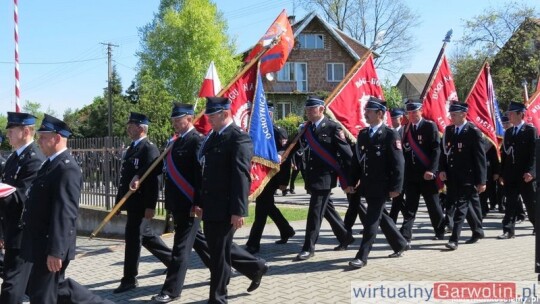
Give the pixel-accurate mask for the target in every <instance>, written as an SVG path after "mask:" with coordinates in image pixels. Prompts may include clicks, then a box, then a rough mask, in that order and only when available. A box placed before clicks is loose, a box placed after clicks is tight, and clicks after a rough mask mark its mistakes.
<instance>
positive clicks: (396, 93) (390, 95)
mask: <svg viewBox="0 0 540 304" xmlns="http://www.w3.org/2000/svg"><path fill="white" fill-rule="evenodd" d="M382 88H383V92H384V99H385V100H386V102H387V104H388V107H389V108H391V109H395V108H403V106H404V105H403V97H402V95H401V91H400V90H399V89H398V88H397V87H396V86H393V85H392V84H391V81H390V80H389V79H387V80H385V82H384V83H383V85H382Z"/></svg>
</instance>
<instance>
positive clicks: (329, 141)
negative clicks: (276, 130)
mask: <svg viewBox="0 0 540 304" xmlns="http://www.w3.org/2000/svg"><path fill="white" fill-rule="evenodd" d="M314 127H315V125H314V124H312V123H309V124H308V126H306V131H305V132H311V133H309V134H311V136H313V140H314V141H316V142H317V143H318V144H320V146H321V147H322V149H323V150H326V152H327V153H328V154H330V155H331V157H332V158H334V159H335V160H336V161H337V163H338V166H339V167H340V170H342V172H343V174H344V175H345V176H343V178H344V179H345V180H347V182H350V180H351V176H350V164H351V158H352V151H351V149H350V146H349V144H347V142H346V140H345V136H344V135H343V131H341V128H340V127H339V126H338V125H337V124H336V123H335V122H333V121H331V120H329V119H328V118H327V117H324V118H323V119H322V120H321V122H320V123H319V126H318V127H317V128H314ZM307 128H309V129H307ZM311 130H313V131H311ZM309 134H308V133H304V140H305V145H308V144H309V142H308V141H307V137H306V136H308V135H309ZM304 153H306V155H305V159H306V178H307V180H306V185H305V186H306V190H307V191H308V192H309V193H311V197H310V200H309V209H308V215H307V220H306V235H305V240H304V245H303V247H302V251H307V252H313V251H314V250H315V244H316V243H317V239H318V238H319V232H320V228H321V223H322V219H323V216H324V217H325V218H326V219H327V220H328V222H329V223H330V226H331V227H332V231H333V232H334V234H335V235H336V237H337V239H338V241H339V242H340V244H345V243H347V242H348V241H349V240H350V238H351V237H352V236H351V235H349V234H348V233H347V229H345V224H344V223H343V220H342V219H341V217H340V216H339V214H338V213H337V212H336V210H335V208H334V204H333V202H332V201H331V200H330V193H331V189H332V188H334V187H335V186H336V185H337V173H336V172H335V169H333V168H331V167H330V166H329V165H328V164H327V163H326V162H325V161H324V160H323V159H322V158H321V157H320V156H319V155H317V154H316V153H315V151H314V150H313V149H312V147H310V148H309V149H306V151H305V152H304ZM342 186H345V185H342Z"/></svg>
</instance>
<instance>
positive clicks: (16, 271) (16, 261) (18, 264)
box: [0, 112, 45, 304]
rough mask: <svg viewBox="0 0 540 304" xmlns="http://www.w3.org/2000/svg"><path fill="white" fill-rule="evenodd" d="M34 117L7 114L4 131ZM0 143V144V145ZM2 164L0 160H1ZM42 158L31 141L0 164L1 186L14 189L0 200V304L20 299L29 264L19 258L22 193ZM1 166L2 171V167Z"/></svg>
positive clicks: (30, 123) (30, 122)
mask: <svg viewBox="0 0 540 304" xmlns="http://www.w3.org/2000/svg"><path fill="white" fill-rule="evenodd" d="M35 121H36V117H35V116H33V115H31V114H28V113H15V112H8V124H7V126H6V128H7V129H10V128H15V127H19V128H24V127H25V126H33V125H34V124H35ZM0 142H1V141H0ZM2 160H3V159H2ZM44 160H45V156H44V155H43V153H41V150H39V148H38V147H37V144H35V143H34V142H33V141H31V142H29V143H27V144H26V145H23V146H20V147H18V149H17V150H16V151H13V153H11V155H10V156H9V157H8V161H7V162H6V161H5V160H4V163H3V164H2V169H3V174H2V175H1V176H2V182H3V183H6V184H8V185H11V186H14V187H15V188H16V189H17V190H16V191H15V192H14V193H13V194H11V195H9V196H8V197H5V198H1V199H0V213H1V214H2V227H3V237H2V238H3V239H4V248H5V250H6V253H5V256H4V276H3V282H2V291H1V292H0V303H6V304H9V303H17V304H18V303H19V302H21V300H22V297H23V295H24V292H25V289H26V285H27V284H28V276H29V275H30V270H31V267H32V265H31V263H25V262H24V259H23V258H22V257H21V256H20V251H21V240H22V225H21V224H22V213H23V209H24V205H25V203H26V199H27V198H28V196H27V194H28V193H26V191H27V190H28V188H30V185H31V184H32V182H33V181H34V179H35V178H36V175H37V171H38V169H39V167H40V166H41V164H42V163H43V161H44ZM4 165H5V167H4Z"/></svg>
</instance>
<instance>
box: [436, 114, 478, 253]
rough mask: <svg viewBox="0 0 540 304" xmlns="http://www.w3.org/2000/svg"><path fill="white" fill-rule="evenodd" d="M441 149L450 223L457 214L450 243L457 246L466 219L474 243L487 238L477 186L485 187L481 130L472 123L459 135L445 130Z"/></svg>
mask: <svg viewBox="0 0 540 304" xmlns="http://www.w3.org/2000/svg"><path fill="white" fill-rule="evenodd" d="M442 149H443V152H444V155H443V156H441V158H440V162H439V170H440V171H441V172H446V178H447V180H446V186H447V196H446V204H447V215H448V216H449V219H451V218H452V214H453V213H455V214H453V224H454V226H453V229H452V236H451V237H450V242H451V243H454V244H455V245H456V246H457V243H458V240H459V236H460V234H461V228H462V226H463V223H464V221H465V218H467V222H468V223H469V226H470V227H471V230H472V232H473V235H472V238H471V240H473V239H480V238H483V237H484V230H483V228H482V211H481V206H480V199H479V196H478V191H477V189H476V186H477V185H485V184H486V155H485V152H484V148H483V139H482V135H481V133H480V130H478V128H477V127H476V126H475V125H473V124H472V123H470V122H466V123H465V124H464V125H463V126H461V130H460V131H459V134H456V127H455V126H448V127H446V129H445V131H444V136H443V141H442ZM452 249H455V248H452Z"/></svg>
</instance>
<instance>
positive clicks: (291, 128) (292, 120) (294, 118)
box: [274, 113, 304, 139]
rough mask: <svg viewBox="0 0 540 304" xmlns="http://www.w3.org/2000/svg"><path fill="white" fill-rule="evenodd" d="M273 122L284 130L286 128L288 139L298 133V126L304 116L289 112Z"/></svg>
mask: <svg viewBox="0 0 540 304" xmlns="http://www.w3.org/2000/svg"><path fill="white" fill-rule="evenodd" d="M274 123H275V124H276V125H278V126H280V127H282V128H285V130H287V134H288V135H289V139H293V138H294V137H295V136H296V134H298V126H300V124H302V123H304V118H303V117H301V116H298V115H296V114H294V113H289V115H287V117H285V118H283V119H279V120H276V121H275V122H274Z"/></svg>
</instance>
